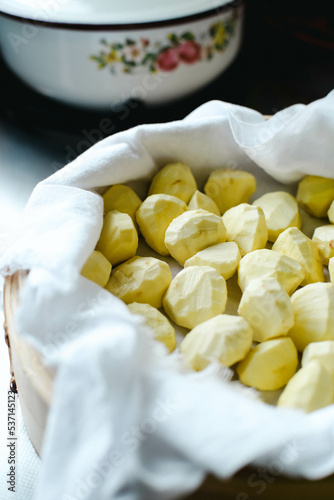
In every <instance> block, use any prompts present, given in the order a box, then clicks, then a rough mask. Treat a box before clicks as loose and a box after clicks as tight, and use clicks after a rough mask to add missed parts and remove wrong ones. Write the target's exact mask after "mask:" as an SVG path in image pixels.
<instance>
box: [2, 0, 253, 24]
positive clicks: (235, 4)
mask: <svg viewBox="0 0 334 500" xmlns="http://www.w3.org/2000/svg"><path fill="white" fill-rule="evenodd" d="M221 3H222V4H221V5H220V6H217V7H215V8H211V9H207V10H204V11H201V12H197V13H195V14H189V15H185V16H182V17H171V18H168V19H162V20H157V21H146V22H124V23H94V22H90V23H86V22H72V21H69V22H66V21H56V20H55V19H51V18H50V19H49V20H42V19H34V18H33V17H29V16H24V15H20V14H16V13H15V14H13V13H11V12H8V11H5V10H3V6H2V5H1V0H0V18H1V17H4V18H8V19H11V20H15V21H18V22H21V23H26V24H32V25H34V26H40V27H45V28H58V29H67V30H76V31H122V30H123V31H126V30H134V29H151V28H160V27H164V26H173V25H177V24H184V23H188V22H193V21H198V20H200V19H205V18H207V17H212V16H214V15H217V16H218V15H219V14H222V13H225V12H226V11H228V10H231V9H234V10H237V9H238V8H239V7H241V6H243V5H244V4H245V3H246V0H231V1H226V0H225V2H221Z"/></svg>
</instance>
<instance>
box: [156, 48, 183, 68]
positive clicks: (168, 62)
mask: <svg viewBox="0 0 334 500" xmlns="http://www.w3.org/2000/svg"><path fill="white" fill-rule="evenodd" d="M178 64H179V55H178V50H177V48H176V47H171V48H170V49H165V50H163V51H162V52H160V54H159V55H158V57H157V65H158V67H159V68H160V69H161V70H163V71H173V70H174V69H175V68H176V67H177V66H178Z"/></svg>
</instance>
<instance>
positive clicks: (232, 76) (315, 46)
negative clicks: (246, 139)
mask: <svg viewBox="0 0 334 500" xmlns="http://www.w3.org/2000/svg"><path fill="white" fill-rule="evenodd" d="M331 10H332V9H331V3H330V2H329V1H326V2H323V1H318V2H312V7H310V6H308V5H307V4H305V3H304V2H301V1H299V0H289V1H287V0H280V1H279V2H277V1H274V0H269V1H264V0H248V2H247V4H246V20H245V21H246V22H245V32H244V40H243V45H242V49H241V52H240V53H239V55H238V57H237V59H236V60H235V62H234V63H233V64H232V65H231V66H230V67H229V69H228V70H227V71H226V72H225V73H223V74H222V75H221V76H220V77H219V78H218V79H217V80H215V81H214V82H213V83H212V84H210V85H209V86H207V87H206V88H205V89H203V90H201V91H199V92H197V93H196V94H193V95H192V96H190V97H188V98H186V99H183V100H182V101H178V102H176V103H174V104H171V105H168V106H165V107H160V108H155V109H147V108H146V107H145V106H144V105H142V104H140V103H136V102H132V103H131V106H130V108H129V109H130V113H129V116H128V117H127V118H126V119H122V120H120V119H119V116H118V115H117V114H113V113H110V119H111V120H112V122H113V124H114V126H115V129H114V130H115V131H116V132H117V131H120V130H123V129H126V128H129V127H132V126H134V125H137V124H140V123H153V122H161V121H170V120H175V119H181V118H183V117H184V116H186V115H187V114H188V113H189V112H191V111H192V110H193V109H194V108H196V107H197V106H199V105H200V104H202V103H204V102H206V101H208V100H211V99H220V100H224V101H228V102H232V103H237V104H240V105H244V106H248V107H251V108H254V109H257V110H258V111H260V112H262V113H264V114H273V113H275V112H277V111H278V110H281V109H283V108H285V107H287V106H289V105H291V104H295V103H300V102H302V103H305V104H307V103H309V102H311V101H313V100H315V99H318V98H321V97H324V96H325V95H326V94H327V93H328V92H329V91H331V90H332V89H333V88H334V19H333V16H332V15H331ZM101 117H102V114H101V115H99V113H92V112H90V111H83V110H78V109H75V108H71V107H69V106H65V105H62V104H59V103H57V102H54V101H52V100H50V99H48V98H45V97H42V96H40V95H38V94H37V93H35V92H34V91H32V90H30V89H29V88H28V87H26V86H25V85H24V84H23V83H22V82H19V81H18V80H17V79H16V77H15V76H14V75H13V74H12V73H11V72H10V71H9V70H8V69H7V67H6V66H5V65H4V63H3V62H2V60H1V58H0V119H1V120H2V121H5V122H9V123H11V124H12V125H14V126H15V127H18V128H22V129H25V130H26V131H28V132H29V133H31V134H32V135H34V136H36V135H37V136H38V137H45V138H47V141H48V142H52V141H54V142H55V143H57V144H58V145H61V144H62V143H64V144H72V145H73V147H75V144H76V143H77V142H78V140H79V138H80V135H81V134H82V130H83V129H86V130H92V129H94V127H96V126H97V124H98V123H99V121H100V120H101ZM103 117H106V113H105V112H103ZM81 137H82V135H81Z"/></svg>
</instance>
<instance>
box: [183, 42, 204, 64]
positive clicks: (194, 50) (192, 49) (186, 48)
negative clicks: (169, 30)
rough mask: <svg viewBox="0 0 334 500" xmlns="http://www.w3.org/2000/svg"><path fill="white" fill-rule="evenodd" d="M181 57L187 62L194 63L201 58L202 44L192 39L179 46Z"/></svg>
mask: <svg viewBox="0 0 334 500" xmlns="http://www.w3.org/2000/svg"><path fill="white" fill-rule="evenodd" d="M178 52H179V58H180V60H181V61H182V62H184V63H186V64H193V63H194V62H196V61H199V60H200V59H201V46H200V45H199V44H198V43H197V42H194V41H192V40H189V41H187V42H184V43H182V45H180V46H179V50H178Z"/></svg>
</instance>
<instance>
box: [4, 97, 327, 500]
mask: <svg viewBox="0 0 334 500" xmlns="http://www.w3.org/2000/svg"><path fill="white" fill-rule="evenodd" d="M333 99H334V93H333V92H331V93H330V94H329V95H328V96H326V97H325V98H323V99H320V100H318V101H316V102H314V103H312V104H310V105H308V106H305V105H303V104H298V105H295V106H292V107H291V108H287V109H286V110H283V111H281V112H279V113H277V114H276V115H275V116H274V117H272V118H270V119H269V120H265V118H264V117H263V116H262V115H261V114H259V113H258V112H257V111H255V110H251V109H247V108H243V107H240V106H237V105H233V104H229V103H224V102H220V101H211V102H208V103H206V104H204V105H203V106H201V107H199V108H198V109H197V110H195V111H193V112H192V113H191V114H190V115H189V116H188V117H186V118H185V119H184V120H182V121H176V122H171V123H163V124H151V125H140V126H138V127H135V128H133V129H131V130H128V131H125V132H121V133H119V134H116V135H114V136H111V137H109V138H107V139H104V140H103V141H101V142H99V143H98V144H96V145H95V146H93V147H92V148H90V149H89V150H88V151H87V152H85V153H84V154H82V155H81V156H79V157H78V158H77V159H76V160H75V161H74V162H72V163H71V164H69V165H67V166H66V167H64V168H63V169H61V170H60V171H58V172H57V173H56V174H54V175H53V176H51V177H50V178H48V179H46V180H45V181H43V182H42V183H40V184H39V185H38V186H37V187H36V189H35V190H34V192H33V194H32V196H31V199H30V201H29V203H28V205H27V207H26V209H25V211H24V213H23V216H22V219H21V223H20V225H19V227H18V228H17V230H16V231H15V232H14V234H13V237H12V240H11V241H10V243H9V245H8V247H7V250H6V251H5V253H4V254H3V256H2V257H1V260H0V268H1V269H2V272H3V274H6V273H12V272H15V271H16V270H19V269H30V273H29V275H28V278H27V281H26V284H25V287H24V289H23V291H22V294H21V306H20V307H19V308H18V310H17V311H16V318H15V320H16V328H17V331H18V332H19V333H20V335H22V336H23V337H25V338H26V339H28V340H29V341H30V342H32V343H33V344H34V346H35V347H36V348H37V349H38V350H39V351H40V352H41V353H42V355H43V358H44V362H45V364H46V366H47V367H48V369H52V370H53V371H54V372H55V373H56V377H55V385H54V395H53V402H52V406H51V410H50V415H49V421H48V426H47V431H46V435H45V440H44V446H43V452H42V458H43V465H42V471H41V477H40V482H39V485H38V490H37V492H36V495H35V500H42V499H43V500H44V499H45V498H48V500H59V499H61V500H74V499H76V500H79V499H81V500H82V499H85V500H90V499H91V500H93V499H94V500H107V499H110V498H115V499H122V500H124V499H126V500H140V499H145V500H150V499H155V498H159V499H160V500H161V499H162V500H163V499H166V500H167V499H170V498H176V497H177V496H180V495H182V494H185V493H187V492H190V491H192V490H194V489H195V488H197V487H198V486H199V485H200V483H201V481H202V480H203V478H204V477H205V475H206V474H207V473H209V472H211V473H213V474H216V475H217V476H219V477H221V478H227V477H229V476H231V475H232V474H234V473H235V472H236V471H238V470H239V469H240V468H242V467H243V466H244V465H246V464H262V465H265V464H268V463H270V462H275V463H277V460H279V463H280V467H281V471H282V473H285V474H287V475H296V476H302V477H306V478H312V479H313V478H321V477H323V476H325V475H328V474H330V473H332V472H334V452H333V449H334V448H333V439H334V418H333V417H334V406H330V407H328V408H325V409H323V410H321V411H318V412H316V413H314V414H312V415H305V414H303V413H301V412H297V411H291V410H283V409H277V408H274V407H271V406H269V405H266V404H265V403H263V402H261V401H260V400H257V399H254V397H253V396H251V395H250V394H247V393H246V392H247V391H246V392H245V391H242V390H241V389H240V387H237V386H236V385H235V384H234V383H233V382H230V381H228V380H226V378H224V377H221V376H220V371H219V369H218V368H217V367H216V366H215V365H213V366H211V367H209V368H208V369H206V370H204V371H203V372H202V373H199V374H197V373H191V372H188V371H187V370H186V369H185V367H184V366H183V364H182V360H181V359H180V358H179V355H178V353H177V352H176V353H173V354H172V355H170V356H166V355H165V354H166V353H165V350H164V347H163V346H162V345H160V344H159V345H157V343H156V342H155V341H153V340H152V338H151V336H150V332H148V331H147V330H146V329H145V328H144V327H143V324H142V322H141V321H140V318H139V317H138V316H134V315H131V314H130V313H129V311H128V310H127V308H126V306H125V305H124V304H123V303H122V302H121V301H120V300H118V299H117V298H115V297H113V296H112V295H111V294H110V293H109V292H107V291H106V290H103V289H101V288H100V287H98V286H97V285H95V284H94V283H92V282H90V281H88V280H86V279H85V278H83V277H81V276H80V270H81V268H82V265H83V263H84V262H85V260H86V259H87V257H88V255H89V254H90V253H91V251H92V250H93V249H94V247H95V244H96V242H97V240H98V237H99V234H100V231H101V227H102V222H103V202H102V198H101V196H100V195H99V194H98V193H99V192H101V190H103V189H104V188H106V187H107V186H109V185H111V184H116V183H125V182H131V183H134V184H135V186H136V189H137V191H138V192H139V193H140V194H142V195H143V194H145V192H146V189H147V185H148V182H149V180H150V179H151V177H152V175H153V174H154V173H155V172H156V171H157V170H158V169H159V168H160V167H162V166H163V165H164V164H166V163H168V162H171V161H183V162H185V163H187V164H188V165H189V166H190V167H191V168H192V171H193V172H194V175H195V177H196V179H197V182H198V185H199V187H200V188H202V187H203V183H204V182H205V180H206V179H207V177H208V175H209V173H210V172H211V171H212V170H213V169H216V168H220V167H223V166H225V167H229V168H240V169H245V170H248V171H251V172H255V173H256V175H257V176H258V178H259V188H260V189H261V186H262V189H264V188H265V189H267V188H269V189H270V190H275V189H282V185H281V184H279V182H283V183H286V184H289V183H293V182H295V181H297V180H299V179H300V178H301V177H302V176H303V175H305V174H316V175H324V176H327V177H334V169H333V167H332V157H333V152H334V145H333V141H332V137H333V136H334V119H333V116H334V113H333V111H334V102H333ZM266 174H269V175H270V176H271V177H268V175H267V176H266ZM38 375H39V373H38V371H36V373H32V374H30V376H31V377H32V382H33V379H34V377H38Z"/></svg>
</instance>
